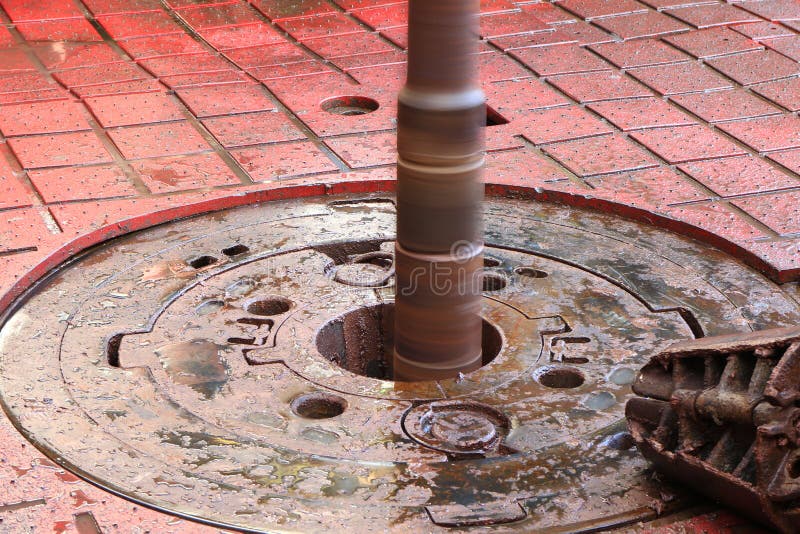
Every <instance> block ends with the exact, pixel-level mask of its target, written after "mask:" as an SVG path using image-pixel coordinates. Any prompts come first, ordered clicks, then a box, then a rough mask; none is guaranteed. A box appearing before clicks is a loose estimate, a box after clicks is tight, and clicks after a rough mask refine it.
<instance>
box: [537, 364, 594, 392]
mask: <svg viewBox="0 0 800 534" xmlns="http://www.w3.org/2000/svg"><path fill="white" fill-rule="evenodd" d="M536 381H537V382H539V383H540V384H541V385H543V386H545V387H548V388H553V389H572V388H577V387H580V386H582V385H583V383H584V382H585V381H586V379H585V378H584V377H583V373H581V372H580V371H578V370H577V369H573V368H572V367H555V366H553V367H544V368H542V369H539V370H538V371H537V372H536Z"/></svg>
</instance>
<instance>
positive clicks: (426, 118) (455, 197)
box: [393, 0, 486, 381]
mask: <svg viewBox="0 0 800 534" xmlns="http://www.w3.org/2000/svg"><path fill="white" fill-rule="evenodd" d="M479 9H480V0H410V2H409V35H408V39H409V44H408V77H407V81H406V85H405V87H403V89H402V90H401V91H400V95H399V98H398V101H399V103H398V130H397V148H398V162H397V245H396V256H395V258H396V272H397V296H396V304H395V310H396V311H395V349H394V369H393V372H394V377H395V379H396V380H401V381H414V380H436V379H442V378H451V377H455V376H457V375H458V374H459V373H466V372H469V371H473V370H475V369H477V368H478V367H480V365H481V318H480V315H479V313H480V308H481V301H480V299H481V280H480V271H481V268H482V266H483V228H482V221H481V213H480V209H481V201H482V200H483V183H482V180H481V175H482V171H483V167H484V145H485V141H484V129H483V126H484V125H485V124H486V109H485V99H484V95H483V92H482V91H481V89H480V85H479V81H478V65H477V57H476V55H475V54H476V52H477V43H478V13H479Z"/></svg>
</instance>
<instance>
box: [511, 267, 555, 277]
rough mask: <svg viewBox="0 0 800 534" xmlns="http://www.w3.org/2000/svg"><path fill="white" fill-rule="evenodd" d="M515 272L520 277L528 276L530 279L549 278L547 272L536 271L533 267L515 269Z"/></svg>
mask: <svg viewBox="0 0 800 534" xmlns="http://www.w3.org/2000/svg"><path fill="white" fill-rule="evenodd" d="M514 272H515V273H517V274H518V275H520V276H527V277H528V278H547V277H548V276H549V275H548V274H547V273H546V272H544V271H540V270H539V269H534V268H533V267H517V268H516V269H514Z"/></svg>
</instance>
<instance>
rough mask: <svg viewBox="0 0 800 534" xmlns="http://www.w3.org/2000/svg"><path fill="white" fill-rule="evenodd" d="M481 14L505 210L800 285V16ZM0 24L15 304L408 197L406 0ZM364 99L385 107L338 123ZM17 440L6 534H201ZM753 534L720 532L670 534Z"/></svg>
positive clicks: (798, 11) (91, 0)
mask: <svg viewBox="0 0 800 534" xmlns="http://www.w3.org/2000/svg"><path fill="white" fill-rule="evenodd" d="M481 5H482V9H483V15H482V18H481V36H482V38H483V43H482V45H481V49H480V52H481V54H480V63H481V68H482V71H481V73H482V79H483V82H484V89H485V92H486V94H487V96H488V103H489V105H490V106H491V108H492V109H493V110H494V111H495V112H496V116H495V117H494V121H493V122H500V123H504V124H496V125H493V126H490V127H488V129H487V134H488V145H489V150H490V154H489V157H488V160H489V164H488V171H487V173H486V181H487V182H488V183H489V184H491V185H490V187H489V191H490V192H491V193H493V194H507V193H516V194H520V193H524V194H526V195H529V196H531V197H535V198H540V199H545V200H553V201H559V202H566V203H570V204H574V205H581V206H590V207H595V208H597V209H602V210H608V211H614V212H616V213H620V214H622V215H624V216H627V217H632V218H638V219H644V220H648V221H651V222H653V223H655V224H658V225H661V226H665V227H668V228H671V229H673V230H676V231H679V232H682V233H685V234H689V235H692V236H695V237H698V238H700V239H703V240H705V241H707V242H709V243H711V244H714V245H716V246H719V247H721V248H723V249H725V250H727V251H729V252H731V253H733V254H735V255H736V256H737V257H740V258H741V259H743V260H744V261H746V262H747V263H749V264H750V265H752V266H754V267H756V268H758V269H761V270H762V271H764V272H766V273H767V274H768V275H769V276H770V277H772V278H773V279H775V280H778V281H782V282H783V281H790V280H798V279H800V117H798V114H797V112H798V111H799V110H800V64H799V63H798V62H800V1H798V0H756V1H737V2H733V1H731V2H721V1H716V0H698V1H696V2H693V1H692V0H642V2H639V1H636V0H561V1H557V2H552V3H551V2H527V1H524V2H513V1H511V0H482V2H481ZM0 6H2V9H0V19H1V21H2V25H1V26H0V132H1V133H2V138H0V211H2V214H0V215H2V217H0V308H2V307H5V306H7V305H8V304H9V303H10V302H11V301H12V300H13V298H14V297H16V296H17V295H18V294H19V293H20V292H21V291H22V290H24V289H25V288H26V287H27V286H28V285H29V284H30V283H31V282H32V281H33V280H35V279H36V278H37V277H38V276H40V275H42V274H43V273H44V272H46V271H47V270H48V269H49V268H50V267H52V266H53V265H55V264H57V263H58V262H60V261H61V260H63V259H65V258H67V257H69V256H70V255H71V254H73V253H75V252H77V251H79V250H81V249H83V248H85V247H88V246H90V245H92V244H93V243H96V242H98V241H100V240H103V239H106V238H108V237H110V236H114V235H118V234H120V233H124V232H128V231H131V230H133V229H136V228H141V227H144V226H148V225H151V224H154V223H157V222H160V221H164V220H168V219H170V218H173V217H176V216H181V215H188V214H191V213H196V212H198V211H203V210H210V209H217V208H220V207H224V206H233V205H238V204H243V203H249V202H253V201H256V200H265V199H272V198H283V197H289V196H298V195H319V194H326V193H337V192H344V191H363V190H387V189H391V188H392V187H393V185H392V181H393V176H394V170H393V160H394V153H393V150H394V149H393V147H394V134H393V128H394V125H395V123H394V116H395V102H394V101H395V96H396V92H397V90H398V89H399V87H400V86H401V84H402V82H403V73H404V68H405V66H404V61H405V50H404V47H405V45H406V28H405V21H406V16H407V4H406V3H405V2H402V1H400V2H398V1H392V0H332V1H327V0H290V1H289V0H251V1H250V2H249V3H248V2H246V1H244V0H230V1H220V2H214V1H213V0H211V1H209V0H164V1H163V2H162V1H160V0H73V1H70V0H56V1H45V0H38V1H37V0H0ZM343 96H351V97H360V99H359V100H358V101H357V103H360V105H364V106H368V107H369V108H375V109H374V110H373V111H371V112H370V113H368V114H365V115H359V116H343V115H338V114H335V113H330V112H329V111H326V109H324V108H328V109H330V108H331V107H334V108H335V106H336V105H337V104H338V102H337V101H336V97H343ZM0 442H2V443H3V449H2V451H0V479H2V480H3V481H4V483H3V484H2V486H0V520H2V523H0V530H3V531H6V530H8V531H10V532H23V531H26V532H27V531H28V530H27V529H28V528H30V527H33V528H34V530H35V531H36V532H46V531H49V530H50V528H51V527H50V525H52V529H53V530H54V531H56V532H79V531H80V532H91V530H80V529H81V528H86V527H81V525H84V524H85V522H87V521H90V518H89V517H88V515H85V514H91V515H92V516H93V517H94V520H96V522H97V524H98V525H99V527H100V528H101V529H102V531H103V532H116V531H119V532H132V531H135V529H136V528H139V529H141V531H147V530H150V531H152V532H199V531H201V530H203V528H204V527H200V526H198V525H196V524H193V523H188V522H186V521H181V520H177V519H175V518H171V517H168V516H163V515H159V514H156V513H154V512H150V511H147V510H143V509H142V508H141V507H136V506H134V505H132V504H130V503H128V502H126V501H123V500H121V499H118V498H116V497H112V496H110V495H109V494H107V493H104V492H102V491H100V490H98V489H96V488H93V487H91V486H88V485H87V484H85V483H83V482H81V481H79V480H77V479H76V478H75V477H73V476H72V475H69V474H67V473H65V472H64V471H63V470H61V469H59V468H58V467H56V466H55V465H53V464H52V463H50V462H48V461H47V460H45V459H44V458H42V457H41V456H40V455H39V454H37V453H36V452H35V451H33V450H32V447H31V446H30V445H27V444H26V442H25V440H24V439H22V438H21V437H19V436H18V435H17V434H16V432H15V431H14V430H13V429H12V428H11V427H10V425H9V423H8V422H7V421H0ZM81 514H84V515H81ZM737 525H738V526H737ZM740 527H741V525H740V522H739V521H738V520H735V519H734V518H730V517H727V516H722V517H720V518H716V519H715V516H713V515H712V516H703V517H701V518H700V519H692V520H688V522H687V521H684V522H682V523H675V524H674V525H672V526H660V527H653V530H651V531H662V530H664V529H667V530H670V531H675V532H699V531H716V532H732V531H734V530H736V529H737V528H740ZM681 529H684V530H681ZM698 529H699V530H698Z"/></svg>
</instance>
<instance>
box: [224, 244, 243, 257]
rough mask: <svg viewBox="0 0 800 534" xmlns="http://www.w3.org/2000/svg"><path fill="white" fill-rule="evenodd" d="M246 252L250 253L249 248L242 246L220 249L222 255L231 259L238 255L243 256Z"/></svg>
mask: <svg viewBox="0 0 800 534" xmlns="http://www.w3.org/2000/svg"><path fill="white" fill-rule="evenodd" d="M246 252H250V248H248V247H246V246H244V245H233V246H232V247H228V248H224V249H222V253H223V254H225V255H226V256H228V257H229V258H232V257H233V256H238V255H239V254H244V253H246Z"/></svg>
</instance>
